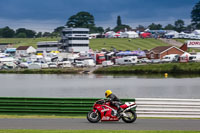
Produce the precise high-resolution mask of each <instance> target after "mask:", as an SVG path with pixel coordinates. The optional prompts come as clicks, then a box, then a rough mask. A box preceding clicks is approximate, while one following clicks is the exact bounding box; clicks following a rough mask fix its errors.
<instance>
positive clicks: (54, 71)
mask: <svg viewBox="0 0 200 133" xmlns="http://www.w3.org/2000/svg"><path fill="white" fill-rule="evenodd" d="M82 71H84V68H64V69H58V68H55V69H20V70H14V69H13V70H0V73H16V74H79V73H80V72H82Z"/></svg>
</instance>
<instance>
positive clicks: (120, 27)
mask: <svg viewBox="0 0 200 133" xmlns="http://www.w3.org/2000/svg"><path fill="white" fill-rule="evenodd" d="M131 29H132V28H131V27H130V26H129V25H125V24H122V23H121V17H120V16H118V17H117V26H116V27H115V28H114V29H113V31H115V32H117V31H125V30H131Z"/></svg>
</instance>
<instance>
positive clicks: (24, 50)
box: [16, 46, 36, 56]
mask: <svg viewBox="0 0 200 133" xmlns="http://www.w3.org/2000/svg"><path fill="white" fill-rule="evenodd" d="M35 53H36V49H35V48H34V47H32V46H19V47H18V48H17V49H16V56H28V55H30V54H35Z"/></svg>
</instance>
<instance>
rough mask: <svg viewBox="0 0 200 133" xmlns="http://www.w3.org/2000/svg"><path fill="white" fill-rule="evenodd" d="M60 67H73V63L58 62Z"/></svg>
mask: <svg viewBox="0 0 200 133" xmlns="http://www.w3.org/2000/svg"><path fill="white" fill-rule="evenodd" d="M58 67H61V68H67V67H72V63H71V62H70V61H63V62H58Z"/></svg>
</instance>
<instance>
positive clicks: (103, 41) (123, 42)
mask: <svg viewBox="0 0 200 133" xmlns="http://www.w3.org/2000/svg"><path fill="white" fill-rule="evenodd" d="M129 40H130V41H129ZM157 46H168V44H166V43H164V42H162V41H160V40H156V39H152V38H148V39H140V38H137V39H127V38H109V39H108V38H99V39H91V40H90V47H91V48H92V49H93V50H101V49H102V48H106V49H107V50H112V47H114V48H116V49H117V50H138V49H141V50H145V49H147V50H150V49H152V48H154V47H157Z"/></svg>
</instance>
